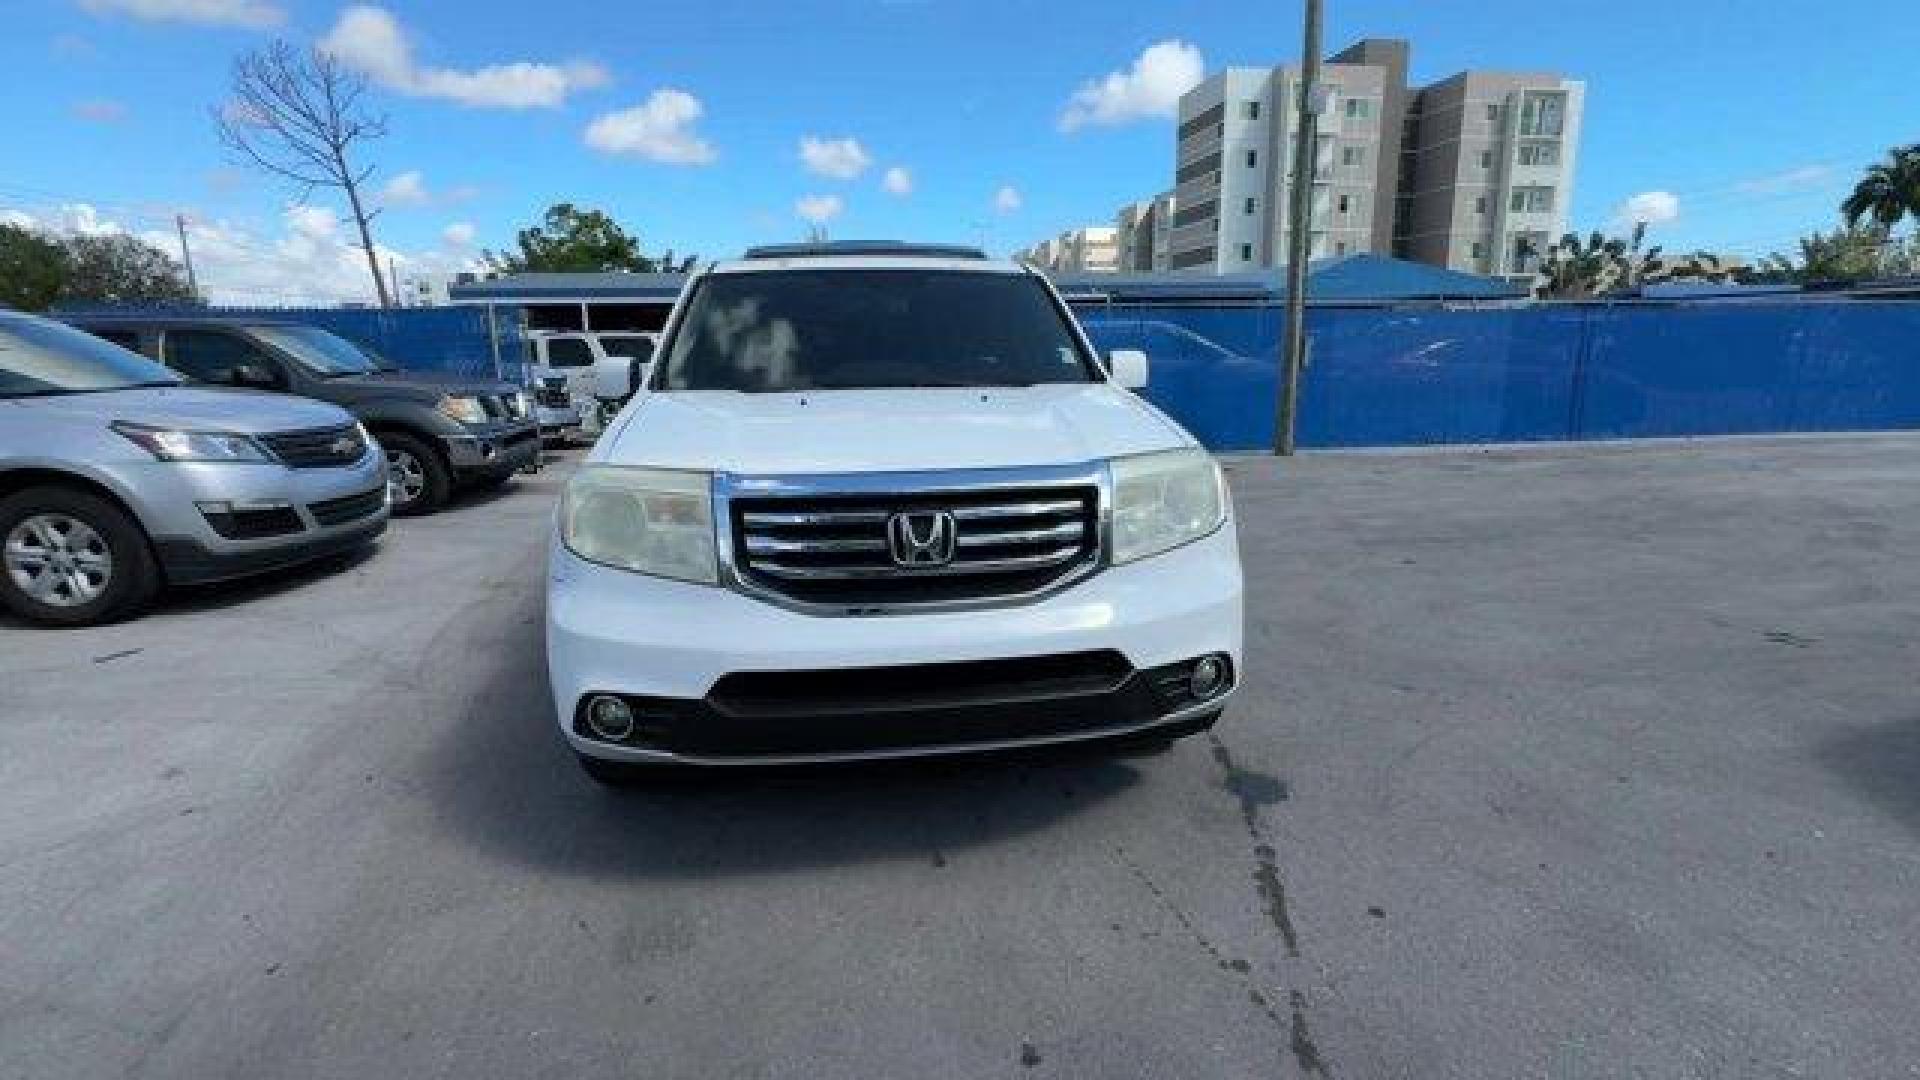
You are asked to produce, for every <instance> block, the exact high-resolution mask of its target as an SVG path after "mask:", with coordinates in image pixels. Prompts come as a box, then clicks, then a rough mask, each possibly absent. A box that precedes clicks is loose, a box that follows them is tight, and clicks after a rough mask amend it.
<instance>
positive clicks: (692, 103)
mask: <svg viewBox="0 0 1920 1080" xmlns="http://www.w3.org/2000/svg"><path fill="white" fill-rule="evenodd" d="M705 112H706V107H705V106H703V105H701V104H700V99H699V98H696V97H694V96H693V95H692V94H689V93H686V92H685V91H682V90H655V91H654V92H653V95H652V96H651V97H649V98H647V101H646V104H644V105H635V106H634V107H633V108H631V109H621V110H620V111H618V112H610V113H607V114H605V115H603V116H600V117H598V118H596V119H595V120H594V121H593V123H591V124H588V125H587V131H586V136H585V138H586V142H587V145H588V146H591V147H593V148H594V149H595V150H598V151H600V152H601V153H605V154H619V155H625V156H629V157H640V158H646V159H647V160H648V161H661V162H666V163H668V164H671V165H705V164H706V163H708V162H710V161H712V160H713V159H714V157H715V154H714V151H713V144H711V143H709V142H707V140H705V139H703V138H701V137H700V135H699V133H698V132H696V131H694V130H693V126H694V124H696V123H697V122H699V120H700V117H701V116H702V115H703V114H704V113H705Z"/></svg>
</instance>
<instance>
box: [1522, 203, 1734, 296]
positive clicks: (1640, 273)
mask: <svg viewBox="0 0 1920 1080" xmlns="http://www.w3.org/2000/svg"><path fill="white" fill-rule="evenodd" d="M1646 239H1647V226H1646V223H1645V222H1641V223H1639V224H1637V225H1635V226H1634V227H1633V232H1632V233H1631V234H1630V235H1628V236H1627V237H1625V238H1621V237H1617V236H1611V237H1610V236H1606V235H1603V234H1602V233H1600V232H1599V231H1598V230H1596V231H1594V232H1593V233H1591V234H1589V235H1588V236H1587V238H1586V239H1585V240H1584V241H1583V240H1581V238H1580V237H1579V236H1577V235H1575V234H1574V233H1568V234H1566V235H1565V236H1562V237H1561V238H1560V242H1559V243H1557V244H1555V245H1553V246H1552V247H1550V248H1548V249H1547V250H1546V252H1545V254H1544V255H1543V256H1542V257H1541V259H1540V272H1539V277H1538V279H1537V280H1536V282H1535V284H1534V295H1535V296H1537V297H1539V298H1540V299H1542V300H1584V299H1587V298H1588V297H1594V296H1601V295H1604V294H1606V293H1610V292H1618V291H1620V290H1622V289H1631V288H1633V287H1634V286H1636V285H1640V284H1642V283H1644V282H1648V281H1684V280H1691V279H1697V278H1703V277H1708V276H1711V274H1712V270H1710V269H1709V264H1711V265H1712V266H1713V267H1717V266H1718V262H1717V260H1714V259H1712V257H1711V256H1707V255H1705V254H1704V253H1702V254H1696V255H1690V256H1686V257H1685V258H1683V259H1682V260H1681V261H1679V262H1673V263H1670V262H1668V261H1667V259H1666V258H1665V257H1664V256H1662V255H1661V248H1660V246H1659V245H1658V244H1656V245H1654V246H1653V247H1646V246H1645V244H1646Z"/></svg>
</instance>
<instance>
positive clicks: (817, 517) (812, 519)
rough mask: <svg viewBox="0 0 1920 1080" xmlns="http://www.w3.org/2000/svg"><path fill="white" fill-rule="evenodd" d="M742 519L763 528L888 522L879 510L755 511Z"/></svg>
mask: <svg viewBox="0 0 1920 1080" xmlns="http://www.w3.org/2000/svg"><path fill="white" fill-rule="evenodd" d="M740 519H741V520H742V521H744V522H746V523H747V524H748V525H759V526H762V527H766V526H776V525H879V524H881V523H882V522H885V521H886V520H887V515H886V514H884V513H882V512H880V511H878V510H843V511H832V510H822V511H816V512H814V513H810V514H788V513H779V512H774V511H755V512H754V513H751V514H741V515H740Z"/></svg>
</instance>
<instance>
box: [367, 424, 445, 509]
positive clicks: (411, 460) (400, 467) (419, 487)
mask: <svg viewBox="0 0 1920 1080" xmlns="http://www.w3.org/2000/svg"><path fill="white" fill-rule="evenodd" d="M373 438H374V441H375V442H377V443H379V444H380V452H381V453H383V454H385V455H387V498H388V501H389V502H390V503H391V504H392V512H393V515H394V516H395V517H414V516H417V515H420V514H431V513H433V512H434V511H435V510H438V509H440V508H441V507H443V506H445V505H446V504H447V497H448V496H449V495H450V494H452V492H453V477H452V475H451V474H450V473H449V472H448V471H447V465H446V463H445V462H443V461H441V460H440V455H439V454H438V453H436V452H435V451H434V449H433V447H431V446H429V445H427V443H426V442H425V441H424V440H421V439H419V438H416V437H414V436H412V435H408V434H406V433H405V432H400V431H383V432H380V433H379V434H376V435H375V436H374V437H373Z"/></svg>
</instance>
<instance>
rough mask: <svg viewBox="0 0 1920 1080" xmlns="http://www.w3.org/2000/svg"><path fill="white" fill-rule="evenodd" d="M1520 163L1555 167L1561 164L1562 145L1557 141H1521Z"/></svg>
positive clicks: (1547, 167) (1540, 166)
mask: <svg viewBox="0 0 1920 1080" xmlns="http://www.w3.org/2000/svg"><path fill="white" fill-rule="evenodd" d="M1520 164H1522V165H1533V166H1537V167H1539V168H1546V169H1551V168H1554V167H1555V166H1557V165H1559V164H1560V146H1559V144H1557V143H1521V144H1520Z"/></svg>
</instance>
